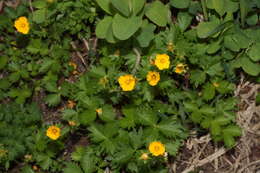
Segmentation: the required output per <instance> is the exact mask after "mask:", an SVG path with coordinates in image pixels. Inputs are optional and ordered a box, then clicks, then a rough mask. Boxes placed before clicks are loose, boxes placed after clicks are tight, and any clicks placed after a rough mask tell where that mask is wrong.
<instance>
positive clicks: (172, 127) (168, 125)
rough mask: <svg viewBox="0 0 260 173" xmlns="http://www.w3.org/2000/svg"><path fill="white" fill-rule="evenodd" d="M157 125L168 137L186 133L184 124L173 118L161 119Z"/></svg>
mask: <svg viewBox="0 0 260 173" xmlns="http://www.w3.org/2000/svg"><path fill="white" fill-rule="evenodd" d="M156 127H157V128H158V129H159V131H160V132H161V133H162V134H164V135H165V136H167V137H176V136H182V135H184V131H183V128H182V126H181V125H180V124H178V123H176V122H175V121H174V120H171V119H166V120H163V121H161V122H160V123H159V124H158V125H157V126H156Z"/></svg>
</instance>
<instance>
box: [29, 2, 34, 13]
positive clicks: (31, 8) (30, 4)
mask: <svg viewBox="0 0 260 173" xmlns="http://www.w3.org/2000/svg"><path fill="white" fill-rule="evenodd" d="M29 6H30V10H31V12H33V6H32V0H29Z"/></svg>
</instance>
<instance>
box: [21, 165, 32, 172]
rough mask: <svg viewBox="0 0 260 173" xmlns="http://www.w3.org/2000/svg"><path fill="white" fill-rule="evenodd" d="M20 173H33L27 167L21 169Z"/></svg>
mask: <svg viewBox="0 0 260 173" xmlns="http://www.w3.org/2000/svg"><path fill="white" fill-rule="evenodd" d="M21 173H34V171H33V170H32V168H31V167H30V166H28V165H27V166H24V167H23V168H22V172H21Z"/></svg>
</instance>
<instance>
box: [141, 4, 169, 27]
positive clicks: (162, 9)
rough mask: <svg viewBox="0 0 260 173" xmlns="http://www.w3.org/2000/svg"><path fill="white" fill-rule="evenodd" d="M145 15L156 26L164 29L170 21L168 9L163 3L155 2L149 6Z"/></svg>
mask: <svg viewBox="0 0 260 173" xmlns="http://www.w3.org/2000/svg"><path fill="white" fill-rule="evenodd" d="M145 15H146V17H148V18H149V19H150V20H151V21H152V22H154V23H155V24H156V25H158V26H162V27H164V26H166V24H167V21H168V8H167V7H166V6H165V5H164V4H163V3H162V2H161V1H154V2H153V3H152V4H150V5H148V6H147V10H146V12H145Z"/></svg>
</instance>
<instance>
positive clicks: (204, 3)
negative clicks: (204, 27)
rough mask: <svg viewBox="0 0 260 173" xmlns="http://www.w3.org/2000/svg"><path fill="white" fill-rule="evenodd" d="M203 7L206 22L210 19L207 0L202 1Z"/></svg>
mask: <svg viewBox="0 0 260 173" xmlns="http://www.w3.org/2000/svg"><path fill="white" fill-rule="evenodd" d="M201 6H202V10H203V15H204V19H205V21H208V20H209V17H208V13H207V7H206V2H205V0H201Z"/></svg>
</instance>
